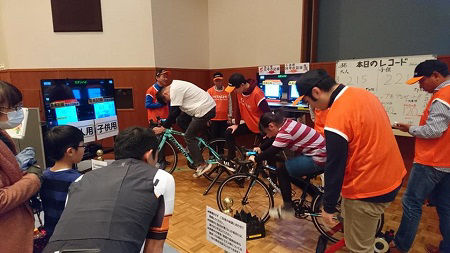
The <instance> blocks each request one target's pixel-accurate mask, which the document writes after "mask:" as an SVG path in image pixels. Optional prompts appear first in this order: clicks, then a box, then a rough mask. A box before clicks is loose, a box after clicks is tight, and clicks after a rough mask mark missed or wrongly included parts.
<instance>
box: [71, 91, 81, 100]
mask: <svg viewBox="0 0 450 253" xmlns="http://www.w3.org/2000/svg"><path fill="white" fill-rule="evenodd" d="M72 93H73V96H74V97H75V99H77V100H80V99H81V92H80V90H76V89H73V90H72Z"/></svg>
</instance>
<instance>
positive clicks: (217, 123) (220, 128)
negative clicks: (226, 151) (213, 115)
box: [209, 120, 228, 154]
mask: <svg viewBox="0 0 450 253" xmlns="http://www.w3.org/2000/svg"><path fill="white" fill-rule="evenodd" d="M227 127H228V123H227V121H226V120H211V125H210V127H209V128H210V130H211V135H212V136H211V138H212V139H215V138H224V137H225V131H227ZM222 144H223V143H219V144H218V146H217V151H218V152H219V154H223V148H224V147H223V145H222Z"/></svg>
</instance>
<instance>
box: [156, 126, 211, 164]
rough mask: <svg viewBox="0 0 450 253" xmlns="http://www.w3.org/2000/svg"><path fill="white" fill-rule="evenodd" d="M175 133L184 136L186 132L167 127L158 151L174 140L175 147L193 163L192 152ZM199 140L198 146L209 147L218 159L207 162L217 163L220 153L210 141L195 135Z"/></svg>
mask: <svg viewBox="0 0 450 253" xmlns="http://www.w3.org/2000/svg"><path fill="white" fill-rule="evenodd" d="M174 135H178V136H183V137H184V133H182V132H179V131H176V130H172V129H166V131H165V132H164V135H163V137H162V139H161V142H160V143H159V146H158V151H160V150H161V149H162V148H163V146H164V144H165V143H166V142H167V141H170V142H172V143H173V144H175V147H176V148H177V149H178V151H180V152H181V153H182V154H183V155H184V156H185V157H186V159H187V160H188V162H189V163H191V164H193V163H194V160H192V157H191V156H190V154H189V153H188V151H187V149H186V148H184V147H183V145H181V144H180V143H179V142H178V141H177V139H176V138H175V137H174ZM195 138H196V139H197V140H198V146H199V148H200V147H202V145H203V146H205V147H206V148H208V150H209V152H211V154H212V155H213V156H214V157H215V158H216V160H207V161H206V162H207V163H211V164H215V163H219V162H218V160H220V155H219V154H218V153H217V152H216V151H215V150H214V149H213V148H211V147H210V146H209V145H208V143H207V142H206V141H205V140H203V139H202V138H200V137H195Z"/></svg>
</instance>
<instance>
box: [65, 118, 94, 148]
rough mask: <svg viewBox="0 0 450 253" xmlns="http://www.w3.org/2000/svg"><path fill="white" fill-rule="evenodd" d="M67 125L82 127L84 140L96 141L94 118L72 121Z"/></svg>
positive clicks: (86, 141)
mask: <svg viewBox="0 0 450 253" xmlns="http://www.w3.org/2000/svg"><path fill="white" fill-rule="evenodd" d="M67 125H71V126H74V127H76V128H78V129H80V130H81V131H82V132H83V134H84V142H85V143H88V142H91V141H95V126H94V120H82V121H77V122H70V123H67Z"/></svg>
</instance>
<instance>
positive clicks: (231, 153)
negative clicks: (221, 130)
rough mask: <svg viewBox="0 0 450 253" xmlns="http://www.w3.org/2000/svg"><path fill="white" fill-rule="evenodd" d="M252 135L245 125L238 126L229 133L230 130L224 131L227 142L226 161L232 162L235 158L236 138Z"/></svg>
mask: <svg viewBox="0 0 450 253" xmlns="http://www.w3.org/2000/svg"><path fill="white" fill-rule="evenodd" d="M250 133H253V132H252V131H250V129H249V128H248V127H247V125H246V124H240V125H239V126H238V128H236V130H235V131H234V133H231V129H228V130H226V132H225V140H226V141H227V143H226V145H227V149H228V159H230V160H232V159H234V158H235V157H236V141H235V138H236V136H239V135H245V134H250Z"/></svg>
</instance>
